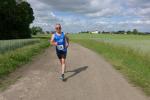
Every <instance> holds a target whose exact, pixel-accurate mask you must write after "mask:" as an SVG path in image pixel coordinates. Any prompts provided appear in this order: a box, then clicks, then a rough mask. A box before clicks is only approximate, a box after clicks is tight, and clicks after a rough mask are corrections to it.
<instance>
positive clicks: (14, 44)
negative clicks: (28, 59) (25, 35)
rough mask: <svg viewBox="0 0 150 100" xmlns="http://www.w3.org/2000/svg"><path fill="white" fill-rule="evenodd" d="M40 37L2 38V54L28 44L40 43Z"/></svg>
mask: <svg viewBox="0 0 150 100" xmlns="http://www.w3.org/2000/svg"><path fill="white" fill-rule="evenodd" d="M39 41H40V39H17V40H0V54H1V53H5V52H8V51H12V50H15V49H17V48H21V47H23V46H26V45H31V44H34V43H38V42H39Z"/></svg>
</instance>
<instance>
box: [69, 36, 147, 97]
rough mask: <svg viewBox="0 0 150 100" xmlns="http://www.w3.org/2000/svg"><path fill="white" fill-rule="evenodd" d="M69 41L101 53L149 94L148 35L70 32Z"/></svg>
mask: <svg viewBox="0 0 150 100" xmlns="http://www.w3.org/2000/svg"><path fill="white" fill-rule="evenodd" d="M69 37H70V39H71V41H73V42H76V43H79V44H81V45H82V46H84V47H86V48H89V49H91V50H93V51H95V52H97V53H98V54H100V55H102V56H103V57H104V58H105V59H106V60H107V61H108V62H110V63H111V64H112V65H113V66H114V68H116V69H117V70H119V71H120V72H121V73H123V74H124V75H125V77H127V78H128V79H129V80H130V82H133V83H134V84H135V85H138V86H139V87H141V89H143V90H144V91H145V93H146V94H148V95H150V36H149V35H114V34H70V35H69Z"/></svg>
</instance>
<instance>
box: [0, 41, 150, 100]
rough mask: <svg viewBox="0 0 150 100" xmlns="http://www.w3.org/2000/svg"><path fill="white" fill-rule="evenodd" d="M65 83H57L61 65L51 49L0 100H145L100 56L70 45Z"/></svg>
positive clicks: (137, 90) (35, 61) (3, 93)
mask: <svg viewBox="0 0 150 100" xmlns="http://www.w3.org/2000/svg"><path fill="white" fill-rule="evenodd" d="M67 62H68V63H67V73H66V75H65V77H66V81H65V82H62V81H61V80H60V79H59V76H60V73H59V70H60V67H59V66H60V65H59V62H58V59H57V57H56V55H55V49H54V48H48V49H47V50H46V51H45V52H44V53H43V54H42V55H40V56H38V57H37V58H36V59H35V60H33V62H32V63H30V64H27V65H25V66H23V67H22V68H20V69H19V70H18V71H16V73H19V74H21V75H22V77H21V78H20V79H19V80H18V81H17V82H16V83H15V84H13V85H11V86H10V87H9V88H8V89H6V90H5V91H4V92H2V93H0V100H148V98H147V97H146V96H144V94H143V93H142V92H141V91H140V90H139V89H137V88H136V87H134V86H133V85H131V84H129V83H128V82H127V80H126V79H125V78H123V76H122V75H121V74H120V73H119V72H117V71H116V70H115V69H113V67H112V66H111V65H110V64H109V63H108V62H106V61H105V60H104V59H103V58H102V57H101V56H99V55H97V54H96V53H94V52H92V51H90V50H89V49H87V48H84V47H82V46H80V45H78V44H71V46H70V48H69V52H68V58H67Z"/></svg>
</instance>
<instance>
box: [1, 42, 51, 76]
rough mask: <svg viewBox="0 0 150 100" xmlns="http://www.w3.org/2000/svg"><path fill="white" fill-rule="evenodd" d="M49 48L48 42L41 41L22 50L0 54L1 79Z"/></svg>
mask: <svg viewBox="0 0 150 100" xmlns="http://www.w3.org/2000/svg"><path fill="white" fill-rule="evenodd" d="M48 46H49V42H48V41H47V40H40V42H38V43H35V44H32V45H26V46H23V47H22V48H18V49H15V50H14V51H9V52H7V53H4V54H0V77H3V76H5V75H8V74H9V73H10V72H13V71H14V70H15V69H16V68H18V67H20V66H21V65H23V64H25V63H27V62H29V61H30V60H31V59H32V57H33V56H34V55H37V54H39V53H40V52H41V51H42V50H43V49H44V48H47V47H48Z"/></svg>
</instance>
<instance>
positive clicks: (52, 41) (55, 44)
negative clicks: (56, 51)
mask: <svg viewBox="0 0 150 100" xmlns="http://www.w3.org/2000/svg"><path fill="white" fill-rule="evenodd" d="M50 43H51V45H53V46H57V42H55V41H54V34H53V35H52V37H51V40H50Z"/></svg>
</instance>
